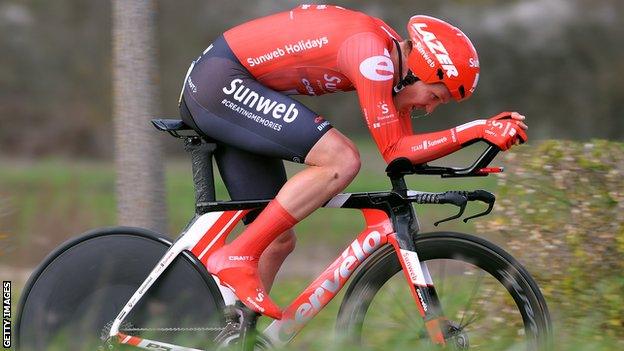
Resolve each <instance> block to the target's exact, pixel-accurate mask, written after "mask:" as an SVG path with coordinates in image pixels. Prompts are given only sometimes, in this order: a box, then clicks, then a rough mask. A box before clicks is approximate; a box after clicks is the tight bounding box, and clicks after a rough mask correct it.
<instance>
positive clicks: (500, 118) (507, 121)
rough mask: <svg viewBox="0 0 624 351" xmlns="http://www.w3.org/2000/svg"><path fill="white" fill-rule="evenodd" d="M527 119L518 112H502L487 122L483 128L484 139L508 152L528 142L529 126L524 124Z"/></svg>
mask: <svg viewBox="0 0 624 351" xmlns="http://www.w3.org/2000/svg"><path fill="white" fill-rule="evenodd" d="M525 118H526V117H524V116H523V115H521V114H519V113H518V112H501V113H499V114H497V115H496V116H494V117H491V118H489V119H488V120H487V122H486V124H485V125H484V126H483V139H485V140H487V141H488V142H490V143H492V144H494V145H496V146H498V147H499V148H500V149H501V150H503V151H504V150H508V149H509V148H510V147H512V146H513V145H516V144H521V143H524V142H526V141H527V140H528V136H527V134H526V130H527V129H528V127H527V125H526V124H525V123H524V122H523V121H524V120H525Z"/></svg>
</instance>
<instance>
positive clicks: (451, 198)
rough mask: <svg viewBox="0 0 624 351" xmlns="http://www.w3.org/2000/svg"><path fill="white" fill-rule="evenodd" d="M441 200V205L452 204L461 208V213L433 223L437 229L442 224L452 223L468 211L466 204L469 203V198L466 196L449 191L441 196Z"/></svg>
mask: <svg viewBox="0 0 624 351" xmlns="http://www.w3.org/2000/svg"><path fill="white" fill-rule="evenodd" d="M439 199H440V202H439V203H441V204H452V205H455V206H457V207H459V213H458V214H456V215H454V216H451V217H449V218H445V219H442V220H439V221H437V222H435V223H433V225H434V226H436V227H437V226H438V224H440V223H443V222H448V221H452V220H454V219H457V218H459V217H461V216H462V215H463V214H464V211H465V210H466V204H467V203H468V198H467V197H466V196H464V195H462V194H459V193H458V192H453V191H447V192H445V193H444V194H441V195H440V197H439Z"/></svg>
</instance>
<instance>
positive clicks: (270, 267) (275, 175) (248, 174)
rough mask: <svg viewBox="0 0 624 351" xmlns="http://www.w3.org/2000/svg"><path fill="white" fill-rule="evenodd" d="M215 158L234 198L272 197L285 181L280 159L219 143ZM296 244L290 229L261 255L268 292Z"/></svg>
mask: <svg viewBox="0 0 624 351" xmlns="http://www.w3.org/2000/svg"><path fill="white" fill-rule="evenodd" d="M215 160H216V162H217V166H218V168H219V173H220V174H221V178H222V179H223V181H224V183H225V187H226V188H227V190H228V193H229V194H230V198H231V199H232V200H256V199H272V198H275V196H276V195H277V193H278V192H279V190H280V189H281V187H282V186H283V185H284V183H286V170H285V169H284V163H283V161H282V160H280V159H276V158H270V157H265V156H261V155H258V154H253V153H250V152H247V151H244V150H241V149H239V148H236V147H233V146H230V145H226V144H221V143H219V147H218V148H217V150H216V152H215ZM250 179H253V182H250V181H249V180H250ZM258 214H260V211H259V210H257V211H252V212H250V213H249V214H248V215H247V216H246V217H245V218H244V219H243V221H244V222H245V224H249V223H251V222H252V221H253V220H254V219H255V218H256V217H257V216H258ZM295 243H296V237H295V233H294V231H293V230H292V229H289V230H287V231H285V232H284V233H282V234H281V235H280V236H278V237H277V239H275V240H274V241H273V242H271V244H270V245H269V246H268V247H267V248H266V250H265V251H264V252H263V253H262V255H261V256H260V262H259V264H258V271H259V274H260V280H261V281H262V283H263V285H264V287H265V288H266V290H267V292H268V291H270V290H271V287H272V285H273V281H274V280H275V276H276V275H277V272H278V271H279V268H280V267H281V265H282V263H283V262H284V260H285V259H286V257H288V255H289V254H290V253H291V252H292V251H293V250H294V249H295Z"/></svg>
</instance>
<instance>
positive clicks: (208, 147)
mask: <svg viewBox="0 0 624 351" xmlns="http://www.w3.org/2000/svg"><path fill="white" fill-rule="evenodd" d="M216 147H217V145H216V144H214V143H210V142H208V141H206V140H204V139H203V138H201V137H199V136H196V135H194V136H189V137H186V138H185V139H184V150H186V151H187V152H189V153H190V154H191V160H192V163H193V184H194V186H195V209H196V212H197V208H198V207H199V206H200V205H201V204H205V203H207V202H214V201H215V199H216V195H215V185H214V174H213V172H212V155H213V153H214V151H215V149H216Z"/></svg>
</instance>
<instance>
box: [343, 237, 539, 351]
mask: <svg viewBox="0 0 624 351" xmlns="http://www.w3.org/2000/svg"><path fill="white" fill-rule="evenodd" d="M415 244H416V252H417V253H418V256H419V259H420V260H421V262H425V263H426V265H427V268H428V269H429V272H430V274H431V276H432V279H433V283H434V284H435V288H436V290H437V293H438V297H439V298H440V304H441V308H442V310H443V312H444V315H445V316H446V318H447V319H448V320H449V328H450V329H452V330H449V334H450V335H451V337H450V338H449V339H448V340H447V344H448V345H449V346H451V347H453V348H455V349H458V350H464V349H475V350H544V349H548V347H549V342H550V332H551V325H550V317H549V313H548V308H547V306H546V302H545V300H544V297H543V295H542V294H541V292H540V290H539V288H538V286H537V284H536V283H535V281H534V280H533V278H532V277H531V276H530V275H529V273H528V272H527V271H526V270H525V269H524V268H523V267H522V265H520V264H519V263H518V262H517V261H516V260H515V259H514V258H513V257H511V256H510V255H509V254H508V253H506V252H505V251H504V250H502V249H501V248H499V247H497V246H496V245H494V244H492V243H489V242H488V241H486V240H484V239H481V238H478V237H475V236H471V235H468V234H461V233H449V232H444V233H431V234H421V235H418V236H417V237H416V240H415ZM400 271H401V265H400V263H399V261H398V259H397V257H396V254H395V252H394V249H393V248H392V246H387V247H386V248H384V249H382V250H381V251H380V252H378V253H377V254H375V255H373V256H372V257H370V258H369V260H368V261H367V262H366V263H365V265H364V266H363V267H362V268H361V269H360V271H359V273H358V275H357V276H356V277H355V278H354V281H353V283H352V284H351V285H350V286H349V289H348V290H347V293H346V295H345V298H344V300H343V302H342V305H341V306H340V311H339V313H338V322H337V330H338V331H339V332H340V333H341V334H345V337H346V338H347V340H348V341H349V342H355V343H357V344H358V345H360V346H362V347H363V348H364V349H375V350H376V349H382V348H383V349H386V350H387V349H397V350H406V349H417V348H418V347H422V348H424V349H427V348H428V347H431V342H430V341H429V339H428V336H427V332H426V330H425V325H424V322H423V319H422V317H421V316H420V314H419V312H418V309H417V307H416V303H415V302H414V299H413V298H412V296H411V294H410V291H409V287H408V285H407V282H406V280H405V277H404V275H403V274H397V273H399V272H400ZM419 349H420V348H419Z"/></svg>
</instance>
